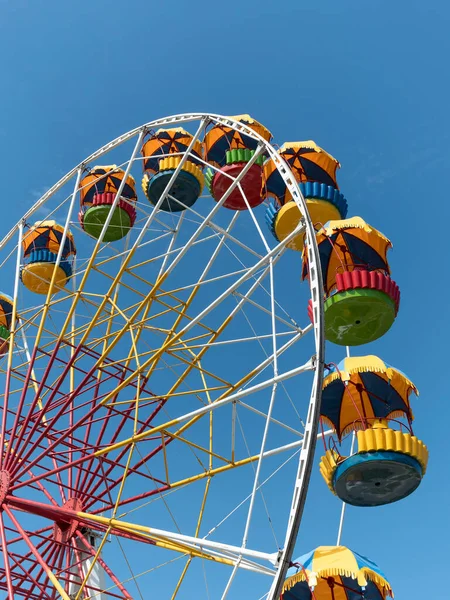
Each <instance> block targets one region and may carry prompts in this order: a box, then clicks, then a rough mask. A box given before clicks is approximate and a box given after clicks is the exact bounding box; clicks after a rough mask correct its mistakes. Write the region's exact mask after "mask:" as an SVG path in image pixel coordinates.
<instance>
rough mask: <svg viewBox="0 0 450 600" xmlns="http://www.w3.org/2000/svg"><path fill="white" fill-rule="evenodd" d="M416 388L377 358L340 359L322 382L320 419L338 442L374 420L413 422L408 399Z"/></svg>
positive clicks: (402, 375)
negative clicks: (405, 420)
mask: <svg viewBox="0 0 450 600" xmlns="http://www.w3.org/2000/svg"><path fill="white" fill-rule="evenodd" d="M411 392H414V393H415V394H418V393H419V392H418V391H417V388H416V386H415V385H414V384H413V383H412V382H411V381H410V380H409V379H408V378H407V377H406V375H404V374H403V373H402V372H401V371H399V370H398V369H394V368H393V367H391V366H389V365H388V364H387V363H385V362H383V361H382V360H381V358H378V357H377V356H372V355H369V356H352V357H349V358H344V360H342V361H341V362H340V363H339V364H338V365H337V366H333V367H332V368H330V370H329V373H328V375H327V376H326V377H325V379H324V381H323V391H322V404H321V417H322V419H323V420H324V421H325V422H326V423H327V424H329V425H330V427H332V428H333V429H334V430H335V431H336V434H337V436H338V438H339V439H342V437H343V436H344V435H346V434H347V433H349V432H350V431H356V430H358V429H362V428H365V427H370V426H371V425H373V423H374V421H375V420H376V419H388V418H395V417H407V418H408V419H409V420H410V421H412V420H413V418H414V417H413V413H412V410H411V406H410V401H409V397H410V395H411Z"/></svg>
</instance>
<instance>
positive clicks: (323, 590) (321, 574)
mask: <svg viewBox="0 0 450 600" xmlns="http://www.w3.org/2000/svg"><path fill="white" fill-rule="evenodd" d="M388 597H390V598H393V593H392V588H391V586H390V584H389V582H388V581H387V579H386V576H385V575H384V573H383V572H382V571H381V569H380V568H379V567H378V566H377V565H376V564H375V563H374V562H372V561H371V560H369V559H368V558H366V557H365V556H362V555H361V554H357V553H356V552H352V551H351V550H350V549H349V548H346V547H345V546H319V548H316V549H315V550H313V551H312V552H308V553H307V554H304V555H303V556H300V557H299V558H297V559H295V560H294V561H293V562H292V563H291V567H290V568H289V569H288V571H287V574H286V580H285V582H284V584H283V591H282V594H281V598H280V600H386V598H388Z"/></svg>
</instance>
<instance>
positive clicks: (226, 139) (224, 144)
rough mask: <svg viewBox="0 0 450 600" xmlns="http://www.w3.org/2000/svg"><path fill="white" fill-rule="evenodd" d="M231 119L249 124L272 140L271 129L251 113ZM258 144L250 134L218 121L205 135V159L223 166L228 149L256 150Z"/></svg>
mask: <svg viewBox="0 0 450 600" xmlns="http://www.w3.org/2000/svg"><path fill="white" fill-rule="evenodd" d="M230 119H233V120H234V121H239V123H243V124H244V125H247V127H249V128H250V129H253V131H254V132H255V133H257V134H258V135H260V136H261V137H262V138H263V139H265V140H266V141H267V142H270V140H271V139H272V134H271V133H270V131H269V130H268V129H267V128H266V127H264V125H261V123H259V122H258V121H255V119H252V117H251V116H250V115H236V116H234V117H230ZM257 145H258V141H257V140H255V139H253V138H251V137H249V136H248V135H245V134H243V133H241V132H239V131H236V129H233V128H232V127H228V126H227V125H221V124H219V123H217V124H216V125H214V126H213V127H212V128H211V129H210V130H209V131H208V132H207V133H206V135H205V139H204V142H203V147H204V150H205V160H207V161H208V162H210V163H212V164H214V165H216V166H218V167H223V165H224V164H225V163H226V153H227V151H228V150H234V149H239V148H247V149H249V150H255V149H256V146H257Z"/></svg>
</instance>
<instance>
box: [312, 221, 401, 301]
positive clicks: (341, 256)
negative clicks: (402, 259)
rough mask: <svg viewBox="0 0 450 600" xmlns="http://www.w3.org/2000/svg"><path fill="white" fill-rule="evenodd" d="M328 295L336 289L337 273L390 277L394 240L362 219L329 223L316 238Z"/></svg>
mask: <svg viewBox="0 0 450 600" xmlns="http://www.w3.org/2000/svg"><path fill="white" fill-rule="evenodd" d="M316 239H317V245H318V246H319V253H320V264H321V266H322V277H323V284H324V289H325V293H326V294H327V295H328V294H329V293H330V292H331V291H332V290H333V288H334V287H335V285H336V275H337V273H343V272H344V271H354V270H355V269H361V268H362V269H366V270H368V271H376V270H380V271H383V272H385V273H387V274H388V275H389V273H390V270H389V264H388V261H387V251H388V249H389V248H391V247H392V244H391V242H390V240H388V238H387V237H385V236H384V235H383V234H382V233H380V232H379V231H378V230H377V229H374V228H373V227H371V226H370V225H368V224H367V223H366V222H365V221H364V220H363V219H361V217H352V218H351V219H342V220H339V221H328V223H326V224H325V226H324V227H322V228H321V229H320V230H319V231H318V232H317V234H316ZM308 272H309V271H308V253H307V250H305V251H304V252H303V270H302V277H303V279H305V278H306V277H308Z"/></svg>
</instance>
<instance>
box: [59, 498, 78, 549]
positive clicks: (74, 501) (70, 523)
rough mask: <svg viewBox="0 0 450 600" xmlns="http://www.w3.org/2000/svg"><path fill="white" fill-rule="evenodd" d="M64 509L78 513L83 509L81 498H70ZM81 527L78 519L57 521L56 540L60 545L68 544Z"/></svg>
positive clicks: (63, 506)
mask: <svg viewBox="0 0 450 600" xmlns="http://www.w3.org/2000/svg"><path fill="white" fill-rule="evenodd" d="M62 508H65V509H67V510H71V511H74V512H78V511H81V510H82V509H83V504H82V502H81V500H80V499H79V498H69V500H67V502H65V503H64V504H63V505H62ZM79 525H80V521H79V520H78V519H77V518H76V517H72V518H68V519H67V520H64V521H63V520H60V521H56V522H55V524H54V526H53V536H54V539H55V540H56V541H57V542H59V543H67V542H68V541H69V540H70V539H71V538H72V537H73V536H74V535H75V532H76V530H77V529H78V527H79Z"/></svg>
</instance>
